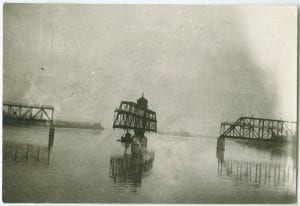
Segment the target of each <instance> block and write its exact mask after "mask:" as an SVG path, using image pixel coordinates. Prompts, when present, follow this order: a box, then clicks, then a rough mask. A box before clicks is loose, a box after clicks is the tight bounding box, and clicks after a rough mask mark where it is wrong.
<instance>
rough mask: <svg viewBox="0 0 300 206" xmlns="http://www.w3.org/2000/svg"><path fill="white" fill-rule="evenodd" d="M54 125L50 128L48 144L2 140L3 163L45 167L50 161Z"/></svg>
mask: <svg viewBox="0 0 300 206" xmlns="http://www.w3.org/2000/svg"><path fill="white" fill-rule="evenodd" d="M54 132H55V130H54V127H51V128H50V131H49V136H48V145H37V144H24V143H16V142H6V141H5V142H3V163H4V164H8V163H16V164H23V165H30V166H37V167H46V166H48V165H49V162H50V151H51V149H52V146H53V143H54Z"/></svg>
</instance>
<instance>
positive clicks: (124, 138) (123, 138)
mask: <svg viewBox="0 0 300 206" xmlns="http://www.w3.org/2000/svg"><path fill="white" fill-rule="evenodd" d="M121 141H122V142H131V141H132V139H131V134H130V133H129V132H128V131H127V133H126V134H125V136H122V137H121Z"/></svg>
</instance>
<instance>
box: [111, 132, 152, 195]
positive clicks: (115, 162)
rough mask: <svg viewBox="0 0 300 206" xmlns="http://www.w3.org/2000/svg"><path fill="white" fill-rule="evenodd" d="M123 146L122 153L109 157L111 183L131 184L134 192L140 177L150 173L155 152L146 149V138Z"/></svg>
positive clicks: (140, 181)
mask: <svg viewBox="0 0 300 206" xmlns="http://www.w3.org/2000/svg"><path fill="white" fill-rule="evenodd" d="M122 144H123V143H122ZM123 146H124V153H123V155H120V156H111V158H110V170H109V176H110V178H111V179H112V180H113V183H115V184H119V185H121V186H122V185H123V186H131V187H132V190H131V191H132V192H136V191H137V190H136V189H137V187H139V186H141V184H142V179H143V178H145V177H147V176H149V175H150V172H151V169H152V166H153V161H154V156H155V152H154V151H147V139H146V138H142V139H139V140H138V141H134V143H132V144H123Z"/></svg>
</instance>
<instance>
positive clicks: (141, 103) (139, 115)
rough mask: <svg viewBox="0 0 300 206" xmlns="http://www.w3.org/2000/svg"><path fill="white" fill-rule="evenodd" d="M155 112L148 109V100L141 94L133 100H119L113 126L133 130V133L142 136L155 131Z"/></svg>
mask: <svg viewBox="0 0 300 206" xmlns="http://www.w3.org/2000/svg"><path fill="white" fill-rule="evenodd" d="M156 123H157V120H156V112H154V111H152V110H150V109H148V100H147V99H146V98H144V96H142V97H141V98H139V99H138V100H137V103H135V102H129V101H121V104H120V106H119V108H117V109H115V113H114V122H113V128H114V129H115V128H119V129H125V130H129V129H130V130H134V133H135V135H137V136H141V137H143V136H144V133H145V132H146V131H147V132H156V131H157V127H156Z"/></svg>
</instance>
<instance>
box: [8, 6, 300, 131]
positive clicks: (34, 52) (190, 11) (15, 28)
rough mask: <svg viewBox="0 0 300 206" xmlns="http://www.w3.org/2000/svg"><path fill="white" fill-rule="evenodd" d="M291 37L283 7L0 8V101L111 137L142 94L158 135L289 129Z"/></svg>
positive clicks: (290, 13)
mask: <svg viewBox="0 0 300 206" xmlns="http://www.w3.org/2000/svg"><path fill="white" fill-rule="evenodd" d="M296 38H297V7H292V6H235V7H233V6H180V5H171V6H168V5H49V4H48V5H47V4H44V5H42V4H36V5H26V4H5V6H4V52H3V54H4V58H3V61H4V67H3V71H4V74H3V78H4V91H3V93H4V101H15V102H26V103H42V104H47V105H53V106H54V107H55V118H56V119H65V120H73V121H101V122H102V124H103V125H104V127H105V128H111V127H112V121H113V111H114V109H115V108H116V107H118V106H119V104H120V101H121V100H129V101H136V99H137V98H138V97H140V96H141V94H142V92H144V94H145V97H146V98H147V99H148V100H149V107H150V108H151V109H153V110H154V111H156V112H157V118H158V129H160V130H174V131H180V130H185V131H190V132H197V133H202V134H210V135H217V134H218V133H219V126H220V121H222V120H226V121H234V120H235V119H237V118H238V117H239V116H241V114H244V115H252V114H253V115H254V116H257V117H266V118H275V119H279V118H282V119H287V120H296V92H297V88H296V81H297V78H296V74H297V72H296V71H297V68H296V66H297V64H296V63H297V61H296V60H297V42H296V40H297V39H296ZM41 67H43V68H45V69H44V70H41V69H40V68H41Z"/></svg>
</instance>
